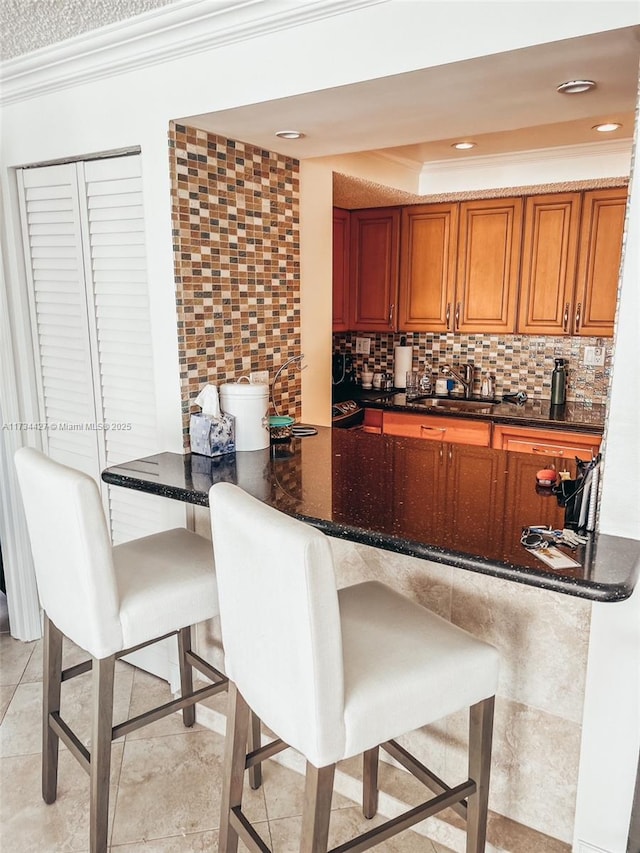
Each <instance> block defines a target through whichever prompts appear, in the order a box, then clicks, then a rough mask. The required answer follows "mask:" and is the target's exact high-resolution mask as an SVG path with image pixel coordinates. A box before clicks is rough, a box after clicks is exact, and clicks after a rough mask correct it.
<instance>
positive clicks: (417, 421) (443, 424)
mask: <svg viewBox="0 0 640 853" xmlns="http://www.w3.org/2000/svg"><path fill="white" fill-rule="evenodd" d="M382 430H383V432H385V433H388V434H390V435H405V436H408V437H410V438H422V439H426V440H427V441H447V442H452V443H454V444H476V445H481V446H482V447H489V444H490V440H491V424H490V423H489V422H488V421H476V420H467V419H466V418H447V417H440V416H439V415H421V414H413V413H412V412H394V411H391V412H384V415H383V419H382Z"/></svg>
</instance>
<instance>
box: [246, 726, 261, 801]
mask: <svg viewBox="0 0 640 853" xmlns="http://www.w3.org/2000/svg"><path fill="white" fill-rule="evenodd" d="M250 713H251V716H250V721H249V742H248V750H249V752H253V751H254V750H256V749H260V746H261V736H260V717H258V715H257V714H254V713H253V711H251V712H250ZM249 785H250V786H251V788H252V789H253V790H254V791H256V790H257V789H258V788H259V787H260V785H262V764H261V763H258V764H254V765H253V767H250V768H249Z"/></svg>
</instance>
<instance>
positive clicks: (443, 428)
mask: <svg viewBox="0 0 640 853" xmlns="http://www.w3.org/2000/svg"><path fill="white" fill-rule="evenodd" d="M420 429H428V430H431V431H432V432H446V431H447V428H446V427H432V426H425V425H424V424H420Z"/></svg>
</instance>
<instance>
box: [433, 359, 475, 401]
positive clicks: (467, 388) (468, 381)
mask: <svg viewBox="0 0 640 853" xmlns="http://www.w3.org/2000/svg"><path fill="white" fill-rule="evenodd" d="M440 369H441V370H442V372H443V373H444V374H445V375H447V374H449V373H450V374H451V375H452V376H453V377H455V378H456V379H457V380H458V382H459V383H460V384H461V385H462V387H463V388H464V399H465V400H468V399H469V398H470V397H471V390H472V388H473V373H474V367H473V365H472V364H461V365H459V366H458V369H457V370H456V369H455V368H453V367H450V366H449V365H448V364H443V365H442V367H441V368H440Z"/></svg>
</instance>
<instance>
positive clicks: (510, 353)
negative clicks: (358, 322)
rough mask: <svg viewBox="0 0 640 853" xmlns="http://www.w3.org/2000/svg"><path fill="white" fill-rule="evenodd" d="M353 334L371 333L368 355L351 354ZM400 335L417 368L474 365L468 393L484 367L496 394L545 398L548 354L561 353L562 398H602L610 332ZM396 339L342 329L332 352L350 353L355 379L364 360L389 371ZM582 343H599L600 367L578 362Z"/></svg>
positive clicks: (610, 350)
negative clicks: (580, 334)
mask: <svg viewBox="0 0 640 853" xmlns="http://www.w3.org/2000/svg"><path fill="white" fill-rule="evenodd" d="M356 337H368V338H370V339H371V350H370V354H369V355H368V356H363V355H360V354H358V355H356V352H355V349H356ZM404 337H406V339H407V344H408V345H410V346H413V348H414V350H413V367H414V368H415V369H417V370H421V371H422V370H428V371H429V372H431V373H433V374H434V375H435V374H437V373H438V371H439V368H440V366H441V365H442V364H450V365H452V366H455V365H457V364H460V362H470V363H471V364H473V365H475V367H476V368H477V369H476V375H475V383H474V388H473V393H474V394H480V384H481V382H482V374H483V373H485V372H488V373H490V374H491V375H492V376H493V377H494V378H495V385H496V396H500V395H502V394H509V393H512V392H516V391H520V390H522V391H526V392H527V394H528V395H529V397H537V398H539V399H543V400H548V399H550V398H551V371H552V370H553V360H554V359H555V358H564V359H566V360H567V375H568V379H567V400H571V401H578V402H582V403H585V404H587V405H589V404H591V405H596V404H603V403H606V402H607V394H608V388H609V378H610V375H611V362H612V354H613V339H612V338H582V337H558V338H554V337H547V336H539V337H533V336H528V335H505V336H499V335H460V334H453V333H450V334H429V333H420V334H418V333H415V334H406V335H404ZM399 343H400V334H396V335H393V334H373V333H365V332H359V333H357V334H356V332H345V333H344V334H335V335H334V336H333V350H334V352H338V353H347V354H349V355H351V356H352V358H353V365H354V367H355V369H356V374H357V377H358V379H359V377H360V371H361V370H362V367H363V364H364V363H365V362H366V363H368V365H369V367H370V368H372V369H373V370H382V371H392V370H393V348H394V346H396V345H398V344H399ZM587 346H600V347H602V348H603V349H604V366H603V367H585V366H584V364H583V362H584V348H585V347H587ZM458 390H461V389H460V388H458Z"/></svg>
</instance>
